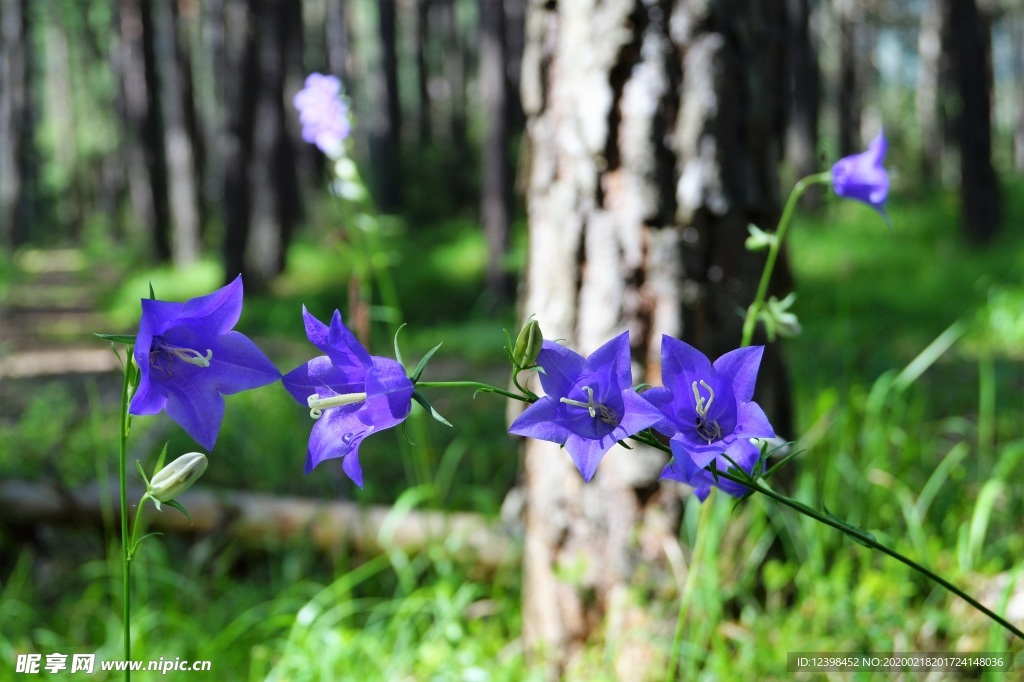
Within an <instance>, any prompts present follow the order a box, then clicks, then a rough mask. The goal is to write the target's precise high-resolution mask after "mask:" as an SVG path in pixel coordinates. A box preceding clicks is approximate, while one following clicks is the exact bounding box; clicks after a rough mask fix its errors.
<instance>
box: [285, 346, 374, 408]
mask: <svg viewBox="0 0 1024 682" xmlns="http://www.w3.org/2000/svg"><path fill="white" fill-rule="evenodd" d="M281 383H282V384H283V385H284V387H285V389H286V390H287V391H288V392H289V393H291V395H292V397H293V398H295V400H296V402H298V403H299V404H300V405H307V404H308V403H307V399H308V398H309V396H311V395H313V394H314V393H316V394H317V395H319V396H321V397H323V396H328V395H344V394H347V393H364V392H365V391H366V374H365V372H362V371H361V370H359V369H341V368H338V367H335V366H334V365H333V364H332V363H331V359H330V358H329V357H327V356H326V355H320V356H317V357H315V358H313V359H312V360H310V361H309V362H307V363H306V364H304V365H299V366H298V367H296V368H295V369H293V370H292V371H290V372H288V373H287V374H285V375H284V376H283V377H281Z"/></svg>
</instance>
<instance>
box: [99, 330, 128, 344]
mask: <svg viewBox="0 0 1024 682" xmlns="http://www.w3.org/2000/svg"><path fill="white" fill-rule="evenodd" d="M92 335H93V336H98V337H100V338H101V339H104V340H106V341H112V342H114V343H135V337H134V336H129V335H128V334H100V333H99V332H93V333H92Z"/></svg>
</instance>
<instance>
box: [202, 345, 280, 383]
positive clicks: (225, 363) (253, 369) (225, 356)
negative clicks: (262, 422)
mask: <svg viewBox="0 0 1024 682" xmlns="http://www.w3.org/2000/svg"><path fill="white" fill-rule="evenodd" d="M213 346H214V347H213V349H212V350H213V358H212V359H211V360H210V366H209V367H207V368H204V369H201V371H202V372H203V373H204V374H205V375H206V376H205V377H204V379H205V380H206V381H208V382H209V383H210V384H211V385H213V386H215V387H216V389H217V391H218V392H219V393H222V394H224V395H230V394H232V393H239V392H240V391H247V390H249V389H250V388H258V387H260V386H266V385H267V384H270V383H273V382H275V381H277V380H278V379H280V378H281V373H280V372H279V371H278V370H277V368H276V367H274V363H272V362H271V361H270V359H269V358H268V357H267V356H266V355H264V354H263V351H261V350H260V349H259V347H257V346H256V344H255V343H253V342H252V340H251V339H249V337H247V336H245V335H244V334H241V333H239V332H228V333H227V334H223V335H221V336H220V337H218V338H217V339H216V341H215V342H214V344H213Z"/></svg>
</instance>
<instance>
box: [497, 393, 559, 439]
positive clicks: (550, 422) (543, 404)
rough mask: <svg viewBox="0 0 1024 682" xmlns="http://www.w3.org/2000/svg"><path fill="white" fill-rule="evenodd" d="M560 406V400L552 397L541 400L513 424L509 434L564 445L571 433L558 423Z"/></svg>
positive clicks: (527, 409)
mask: <svg viewBox="0 0 1024 682" xmlns="http://www.w3.org/2000/svg"><path fill="white" fill-rule="evenodd" d="M558 404H559V403H558V399H557V398H554V397H552V396H546V397H544V398H541V399H540V400H538V401H537V402H535V403H534V404H533V405H530V406H529V407H528V408H526V411H525V412H523V413H522V414H521V415H519V417H517V418H516V420H515V421H514V422H512V426H510V427H509V429H508V432H509V433H511V434H514V435H516V436H526V437H527V438H536V439H538V440H547V441H551V442H552V443H558V444H559V445H562V444H564V443H565V441H566V440H568V439H569V436H570V435H571V432H570V431H569V429H567V428H566V427H565V426H563V425H562V424H561V423H559V422H558V419H559V416H558Z"/></svg>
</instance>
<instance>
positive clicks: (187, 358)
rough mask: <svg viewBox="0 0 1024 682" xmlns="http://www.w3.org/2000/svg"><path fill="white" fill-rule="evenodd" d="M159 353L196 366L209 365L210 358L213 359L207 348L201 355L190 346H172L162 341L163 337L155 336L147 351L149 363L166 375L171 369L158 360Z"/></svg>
mask: <svg viewBox="0 0 1024 682" xmlns="http://www.w3.org/2000/svg"><path fill="white" fill-rule="evenodd" d="M161 353H162V354H164V355H167V356H170V358H177V359H178V360H181V361H182V362H187V363H188V364H190V365H195V366H196V367H209V366H210V360H212V359H213V351H212V350H210V349H209V348H207V349H206V355H203V354H202V353H200V352H199V351H197V350H193V349H192V348H182V347H181V346H174V345H171V344H169V343H167V342H166V341H164V339H163V337H157V338H156V339H154V340H153V347H152V349H151V350H150V351H149V364H150V365H152V366H153V367H156V368H157V369H161V370H163V371H164V372H165V373H166V374H167V375H168V376H170V374H171V371H170V370H169V369H168V368H167V367H166V366H164V365H163V364H162V363H161V362H160V355H161Z"/></svg>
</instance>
